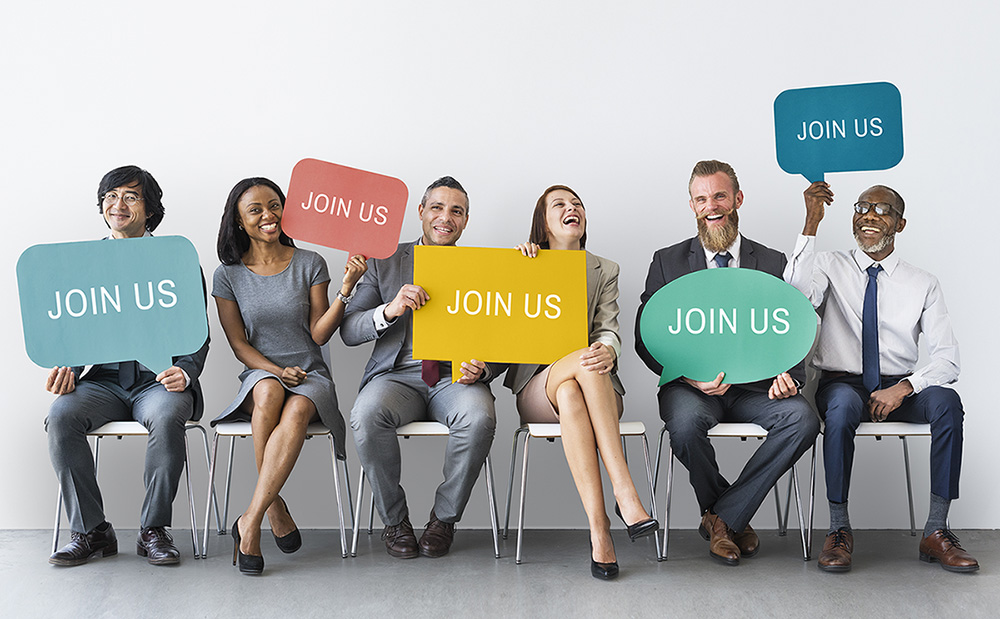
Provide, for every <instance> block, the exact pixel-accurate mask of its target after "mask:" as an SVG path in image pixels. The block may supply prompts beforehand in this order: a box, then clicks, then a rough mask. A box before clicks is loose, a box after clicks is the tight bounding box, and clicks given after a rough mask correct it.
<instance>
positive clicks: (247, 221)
mask: <svg viewBox="0 0 1000 619" xmlns="http://www.w3.org/2000/svg"><path fill="white" fill-rule="evenodd" d="M237 210H238V214H239V221H240V225H242V226H243V230H244V231H245V232H246V233H247V236H249V237H250V242H251V243H253V242H255V241H256V242H258V243H277V242H278V239H279V238H280V237H281V214H282V211H283V209H282V206H281V198H279V197H278V194H277V193H275V191H274V190H273V189H271V188H270V187H268V186H267V185H254V186H253V187H251V188H250V189H247V190H246V191H245V192H243V195H242V196H240V200H239V202H238V203H237Z"/></svg>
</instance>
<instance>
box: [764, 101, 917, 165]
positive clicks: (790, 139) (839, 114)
mask: <svg viewBox="0 0 1000 619" xmlns="http://www.w3.org/2000/svg"><path fill="white" fill-rule="evenodd" d="M774 138H775V146H776V148H777V154H778V165H779V166H781V169H782V170H784V171H785V172H788V173H789V174H801V175H803V176H805V177H806V178H807V179H808V180H809V182H816V181H821V180H823V177H824V174H825V173H826V172H853V171H858V170H886V169H888V168H891V167H893V166H894V165H896V164H897V163H899V161H900V160H901V159H902V158H903V109H902V102H901V98H900V95H899V90H898V89H897V88H896V87H895V86H893V85H892V84H890V83H888V82H875V83H871V84H851V85H846V86H823V87H819V88H799V89H796V90H786V91H784V92H783V93H781V94H780V95H778V97H777V98H776V99H775V100H774Z"/></svg>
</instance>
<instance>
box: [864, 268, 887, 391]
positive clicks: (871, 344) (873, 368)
mask: <svg viewBox="0 0 1000 619" xmlns="http://www.w3.org/2000/svg"><path fill="white" fill-rule="evenodd" d="M866 270H867V271H868V286H866V287H865V304H864V307H863V308H862V310H861V381H862V382H863V383H864V385H865V389H867V390H868V391H869V393H870V392H873V391H878V389H879V387H880V386H881V382H882V378H881V370H880V368H879V360H878V272H879V271H881V270H882V265H880V264H873V265H872V266H870V267H868V269H866Z"/></svg>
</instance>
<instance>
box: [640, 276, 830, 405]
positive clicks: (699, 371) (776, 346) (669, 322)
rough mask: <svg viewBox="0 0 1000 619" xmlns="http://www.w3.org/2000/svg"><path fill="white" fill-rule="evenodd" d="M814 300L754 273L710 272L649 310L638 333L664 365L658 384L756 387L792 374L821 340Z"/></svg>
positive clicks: (655, 299) (689, 279)
mask: <svg viewBox="0 0 1000 619" xmlns="http://www.w3.org/2000/svg"><path fill="white" fill-rule="evenodd" d="M816 324H817V321H816V312H815V310H813V306H812V304H811V303H810V302H809V300H808V299H807V298H806V297H805V296H804V295H803V294H802V293H801V292H799V291H798V290H796V289H795V288H793V287H792V286H790V285H788V284H786V283H785V282H783V281H782V280H780V279H778V278H777V277H774V276H773V275H769V274H767V273H764V272H762V271H755V270H753V269H705V270H702V271H695V272H694V273H689V274H687V275H685V276H683V277H679V278H677V279H675V280H674V281H672V282H670V283H669V284H667V285H666V286H664V287H663V288H660V289H659V290H657V291H656V293H655V294H654V295H653V296H652V297H651V298H650V299H649V301H648V302H647V303H646V306H645V308H644V309H643V311H642V317H641V318H640V320H639V332H640V334H641V335H642V341H643V343H644V344H645V346H646V349H647V350H648V351H649V353H650V354H651V355H652V356H653V358H654V359H656V360H657V361H658V362H660V364H662V365H663V373H662V374H661V375H660V383H659V384H661V385H663V384H664V383H667V382H670V381H671V380H674V379H675V378H678V377H680V376H686V377H688V378H690V379H693V380H698V381H705V382H708V381H712V380H715V378H716V376H718V375H719V372H725V374H726V376H725V379H724V382H726V383H733V384H739V383H750V382H754V381H758V380H763V379H765V378H771V377H772V376H776V375H778V374H780V373H781V372H786V371H788V369H789V368H791V367H793V366H794V365H795V364H796V363H798V362H799V361H801V360H802V359H804V358H805V356H806V355H807V354H808V353H809V349H810V348H811V347H812V343H813V340H814V339H815V338H816Z"/></svg>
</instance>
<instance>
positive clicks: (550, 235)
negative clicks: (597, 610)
mask: <svg viewBox="0 0 1000 619" xmlns="http://www.w3.org/2000/svg"><path fill="white" fill-rule="evenodd" d="M529 239H530V240H529V241H528V242H527V243H523V244H521V245H518V247H517V249H520V250H521V253H523V254H524V255H525V256H529V257H532V258H533V257H536V256H537V255H538V250H539V249H568V250H577V251H581V250H583V248H584V246H585V245H586V242H587V212H586V210H585V209H584V207H583V201H582V200H580V196H578V195H577V194H576V192H575V191H573V190H572V189H570V188H569V187H566V186H565V185H553V186H552V187H549V188H548V189H546V190H545V192H544V193H542V196H541V197H540V198H538V203H537V204H536V205H535V211H534V213H533V215H532V223H531V234H530V237H529ZM587 316H588V319H589V323H590V324H589V328H590V346H589V347H587V348H584V349H581V350H577V351H573V352H571V353H569V354H568V355H566V356H565V357H563V358H562V359H559V360H558V361H556V362H555V363H553V364H552V365H548V366H539V365H528V364H522V365H512V366H511V367H510V369H508V370H507V377H506V378H505V380H504V385H505V386H507V387H509V388H510V390H511V391H513V392H514V394H515V395H516V396H517V411H518V413H519V414H520V416H521V422H522V423H558V424H559V426H560V429H561V434H562V444H563V451H564V452H565V453H566V462H567V463H568V464H569V469H570V471H571V472H572V473H573V481H575V482H576V488H577V491H578V492H579V493H580V500H581V501H582V502H583V509H584V511H585V512H587V519H588V520H589V522H590V543H591V557H590V573H591V574H592V575H593V576H594V577H595V578H599V579H601V580H612V579H614V578H617V576H618V560H617V557H616V555H615V549H614V544H613V543H612V541H611V521H610V520H608V513H607V511H606V509H605V507H604V491H603V488H602V487H601V470H600V461H603V462H604V468H605V469H606V470H607V471H608V477H610V478H611V485H612V486H613V488H614V493H615V499H616V502H615V513H617V514H618V517H619V518H621V519H622V522H624V523H625V525H626V528H627V529H628V535H629V538H630V539H631V540H632V541H635V540H636V539H638V538H640V537H644V536H646V535H652V534H653V533H655V532H656V530H657V528H658V527H659V525H658V524H657V522H656V520H654V519H652V518H650V517H649V514H648V513H646V510H645V509H644V508H643V506H642V503H641V502H640V500H639V494H638V493H637V492H636V489H635V484H633V483H632V476H631V475H630V474H629V470H628V464H627V463H626V462H625V454H624V452H623V451H622V444H621V440H620V434H619V430H618V420H619V418H620V417H621V415H622V411H623V407H622V395H623V394H624V393H625V389H624V387H622V383H621V381H620V380H618V375H617V369H618V353H619V352H620V351H621V340H620V339H619V338H618V265H617V264H615V263H614V262H612V261H610V260H607V259H606V258H601V257H600V256H596V255H594V254H591V253H590V252H587ZM630 522H631V524H629V523H630Z"/></svg>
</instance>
